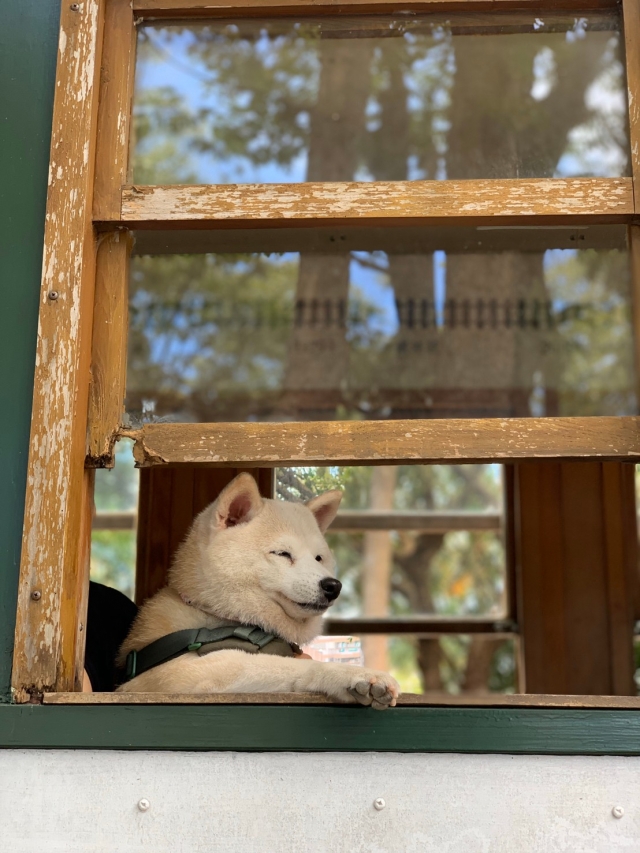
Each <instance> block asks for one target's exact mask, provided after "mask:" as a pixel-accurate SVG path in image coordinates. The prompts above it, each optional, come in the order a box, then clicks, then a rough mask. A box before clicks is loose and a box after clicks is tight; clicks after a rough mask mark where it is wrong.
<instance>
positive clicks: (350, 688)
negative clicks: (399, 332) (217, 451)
mask: <svg viewBox="0 0 640 853" xmlns="http://www.w3.org/2000/svg"><path fill="white" fill-rule="evenodd" d="M341 497H342V495H341V493H340V492H339V491H331V492H325V493H324V494H322V495H319V496H318V497H316V498H313V499H312V500H311V501H309V502H308V503H307V504H299V503H292V502H285V501H279V500H278V501H276V500H266V499H263V498H262V497H261V496H260V494H259V492H258V489H257V486H256V482H255V480H254V478H253V477H252V476H251V475H250V474H240V475H239V476H238V477H236V478H235V479H234V480H233V481H232V482H231V483H230V484H229V485H228V486H227V487H226V488H225V489H224V490H223V492H222V493H221V494H220V496H219V497H218V499H217V501H215V503H213V504H211V505H210V506H209V507H207V508H206V509H205V510H204V511H203V512H202V513H201V514H200V515H199V516H198V517H197V518H196V520H195V522H194V524H193V527H192V528H191V530H190V532H189V534H188V536H187V538H186V540H185V542H184V543H183V545H182V546H181V547H180V549H179V551H178V553H177V555H176V558H175V562H174V564H173V566H172V569H171V572H170V575H169V583H168V585H167V586H166V587H165V588H164V589H162V590H160V592H158V593H157V594H156V595H155V596H153V598H151V599H150V600H149V601H147V602H146V603H145V604H144V605H143V607H142V608H141V610H140V612H139V614H138V617H137V619H136V621H135V623H134V625H133V627H132V629H131V632H130V634H129V636H128V637H127V639H126V640H125V642H124V644H123V646H122V648H121V650H120V655H119V661H120V663H123V661H124V660H125V658H126V656H127V654H128V653H129V652H130V651H132V650H133V649H136V650H139V649H142V648H143V647H144V646H146V645H148V644H149V643H151V642H153V640H157V639H158V638H160V637H162V636H164V635H165V634H170V633H171V632H173V631H179V630H181V629H183V628H202V627H207V628H214V627H216V626H217V625H220V624H221V623H223V622H225V621H227V620H233V621H239V622H243V623H245V624H248V625H258V626H260V627H261V628H263V629H265V630H267V631H270V632H273V633H275V634H277V635H278V636H280V637H283V638H284V639H285V640H287V641H289V642H291V643H297V644H299V645H302V644H304V643H306V642H308V641H309V640H311V639H312V638H313V637H315V636H316V635H317V634H318V633H319V632H320V629H321V617H322V613H323V612H324V610H326V607H327V606H328V604H329V603H328V602H327V599H326V596H325V595H324V593H323V591H322V589H321V588H320V585H319V584H320V581H321V580H323V579H325V578H332V577H335V561H334V558H333V555H332V553H331V551H330V550H329V547H328V545H327V543H326V541H325V538H324V535H323V534H324V532H325V531H326V529H327V527H328V526H329V524H330V523H331V521H333V518H334V517H335V514H336V512H337V511H338V506H339V504H340V499H341ZM286 554H289V555H291V557H287V556H285V555H286ZM318 557H319V558H320V559H317V558H318ZM183 598H186V599H187V600H190V601H191V602H192V603H191V604H186V603H185V602H184V600H183ZM119 689H120V690H121V691H133V692H152V693H157V692H162V693H270V692H274V693H278V692H311V693H322V694H324V695H326V696H329V697H330V698H333V699H338V700H340V701H344V702H355V701H358V702H360V703H361V704H364V705H372V706H373V707H375V708H385V707H388V706H389V705H395V702H396V698H397V696H398V695H399V687H398V684H397V683H396V681H395V680H394V679H393V678H392V677H391V676H390V675H389V674H387V673H383V672H376V671H374V670H369V669H365V668H362V667H355V666H347V665H344V664H331V663H320V662H317V661H313V660H306V659H296V658H284V657H277V656H275V655H264V654H257V655H254V654H248V653H246V652H242V651H235V650H225V651H218V652H212V653H211V654H209V655H204V656H202V657H199V656H198V655H197V654H196V653H195V652H189V653H187V654H185V655H182V656H181V657H178V658H175V659H174V660H172V661H168V662H167V663H164V664H161V665H160V666H157V667H155V668H154V669H151V670H148V671H147V672H144V673H142V674H141V675H139V676H137V677H136V678H134V679H132V680H131V681H130V682H128V683H127V684H125V685H123V686H122V687H120V688H119Z"/></svg>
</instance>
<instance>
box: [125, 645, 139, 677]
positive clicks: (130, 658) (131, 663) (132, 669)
mask: <svg viewBox="0 0 640 853" xmlns="http://www.w3.org/2000/svg"><path fill="white" fill-rule="evenodd" d="M137 663H138V653H137V652H136V650H135V649H134V650H133V651H132V652H129V654H128V655H127V681H130V680H131V679H132V678H135V675H136V664H137Z"/></svg>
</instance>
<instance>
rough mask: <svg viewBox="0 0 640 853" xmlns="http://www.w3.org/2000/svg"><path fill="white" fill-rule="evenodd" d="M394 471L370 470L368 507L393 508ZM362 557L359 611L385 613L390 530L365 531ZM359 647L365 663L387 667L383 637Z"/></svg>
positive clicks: (370, 638) (367, 640) (369, 639)
mask: <svg viewBox="0 0 640 853" xmlns="http://www.w3.org/2000/svg"><path fill="white" fill-rule="evenodd" d="M397 471H398V469H397V468H395V467H393V466H390V465H381V466H378V467H376V468H374V469H373V471H372V474H371V492H370V500H369V507H370V508H371V509H376V510H386V511H389V510H391V509H393V496H394V492H395V488H396V481H397ZM362 557H363V559H362V580H361V587H362V613H363V615H364V616H388V615H389V597H390V592H391V567H392V564H393V542H392V540H391V533H390V532H389V531H387V530H375V531H368V532H367V533H365V534H364V548H363V555H362ZM362 648H363V651H364V660H365V664H366V665H367V666H370V667H372V668H373V669H382V670H388V669H389V651H388V639H387V637H385V636H367V637H365V638H364V639H363V641H362Z"/></svg>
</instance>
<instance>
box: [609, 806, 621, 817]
mask: <svg viewBox="0 0 640 853" xmlns="http://www.w3.org/2000/svg"><path fill="white" fill-rule="evenodd" d="M611 814H612V815H613V816H614V817H617V818H621V817H622V816H623V815H624V809H623V808H622V806H614V807H613V808H612V809H611Z"/></svg>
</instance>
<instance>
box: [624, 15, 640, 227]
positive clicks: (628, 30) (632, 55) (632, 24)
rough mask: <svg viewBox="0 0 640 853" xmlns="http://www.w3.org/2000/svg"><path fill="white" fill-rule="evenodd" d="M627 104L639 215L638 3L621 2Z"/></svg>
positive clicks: (639, 69) (639, 85)
mask: <svg viewBox="0 0 640 853" xmlns="http://www.w3.org/2000/svg"><path fill="white" fill-rule="evenodd" d="M622 22H623V27H624V49H625V65H626V71H627V101H628V107H629V143H630V157H631V174H632V175H633V183H634V196H635V209H636V213H638V212H640V3H638V0H622Z"/></svg>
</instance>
